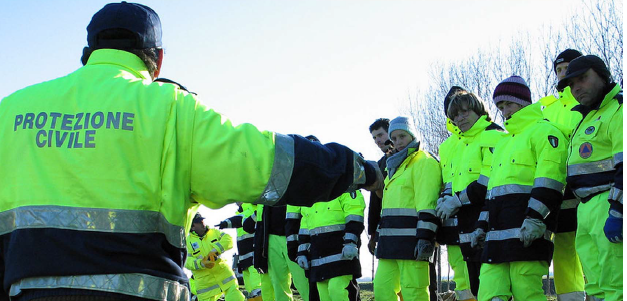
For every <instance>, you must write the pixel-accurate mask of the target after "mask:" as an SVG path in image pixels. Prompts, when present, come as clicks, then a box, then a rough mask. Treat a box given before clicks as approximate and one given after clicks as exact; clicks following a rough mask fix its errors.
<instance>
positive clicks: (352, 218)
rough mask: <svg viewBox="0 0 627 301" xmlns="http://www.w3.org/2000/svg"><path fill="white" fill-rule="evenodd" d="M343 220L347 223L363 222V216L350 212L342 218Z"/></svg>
mask: <svg viewBox="0 0 627 301" xmlns="http://www.w3.org/2000/svg"><path fill="white" fill-rule="evenodd" d="M344 222H345V223H347V224H348V223H349V222H358V223H363V222H364V217H363V216H360V215H357V214H351V215H349V216H347V217H346V218H344Z"/></svg>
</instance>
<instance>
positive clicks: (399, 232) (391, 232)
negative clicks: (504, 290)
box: [378, 228, 416, 236]
mask: <svg viewBox="0 0 627 301" xmlns="http://www.w3.org/2000/svg"><path fill="white" fill-rule="evenodd" d="M378 231H379V236H416V229H414V228H409V229H408V228H405V229H396V228H385V229H379V230H378Z"/></svg>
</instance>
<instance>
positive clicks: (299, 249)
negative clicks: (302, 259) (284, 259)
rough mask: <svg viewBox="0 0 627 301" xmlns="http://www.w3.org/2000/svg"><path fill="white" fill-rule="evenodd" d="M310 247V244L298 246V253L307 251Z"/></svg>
mask: <svg viewBox="0 0 627 301" xmlns="http://www.w3.org/2000/svg"><path fill="white" fill-rule="evenodd" d="M310 245H311V244H310V243H304V244H300V245H298V252H303V251H309V246H310Z"/></svg>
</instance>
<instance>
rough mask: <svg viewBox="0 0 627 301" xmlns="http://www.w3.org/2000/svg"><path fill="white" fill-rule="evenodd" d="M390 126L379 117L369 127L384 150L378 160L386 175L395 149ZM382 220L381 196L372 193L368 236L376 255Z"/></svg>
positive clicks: (378, 145)
mask: <svg viewBox="0 0 627 301" xmlns="http://www.w3.org/2000/svg"><path fill="white" fill-rule="evenodd" d="M389 127H390V119H387V118H379V119H377V120H375V121H374V122H373V123H372V124H371V125H370V127H369V130H370V134H371V135H372V140H374V143H375V144H376V145H377V147H379V149H380V150H381V151H382V152H383V157H381V159H379V161H378V162H377V163H378V165H379V169H381V173H383V176H384V177H385V176H386V175H387V172H386V171H385V166H386V165H385V160H387V158H388V157H389V156H391V155H392V152H393V150H394V145H393V144H392V143H391V142H392V141H390V137H389V135H388V128H389ZM380 220H381V197H379V196H378V195H377V194H376V193H371V194H370V201H369V203H368V229H367V230H368V232H367V233H368V236H370V240H369V241H368V251H370V254H372V255H374V248H375V247H376V245H377V227H378V226H379V221H380Z"/></svg>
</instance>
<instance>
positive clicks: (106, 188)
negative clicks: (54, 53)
mask: <svg viewBox="0 0 627 301" xmlns="http://www.w3.org/2000/svg"><path fill="white" fill-rule="evenodd" d="M87 42H88V47H87V49H86V50H85V53H84V56H83V58H84V60H85V61H86V62H85V66H82V67H81V68H79V69H78V70H76V71H74V72H72V73H70V74H68V75H66V76H63V77H60V78H57V79H54V80H50V81H46V82H43V83H40V84H36V85H32V86H29V87H27V88H24V89H22V90H19V91H17V92H15V93H13V94H11V95H9V96H8V97H6V98H4V99H3V100H2V101H0V124H1V125H2V126H0V141H2V144H1V145H0V158H2V159H3V160H2V162H3V164H1V165H0V182H1V183H3V185H2V188H0V204H2V206H1V207H0V220H2V221H3V223H2V228H1V230H0V233H2V235H0V267H1V271H0V275H2V277H1V280H2V289H0V299H3V300H6V299H8V298H11V299H12V300H20V301H26V300H35V299H44V300H45V299H55V300H75V299H81V300H119V299H123V300H187V299H188V298H189V290H188V288H187V286H186V285H187V282H188V280H187V276H186V275H185V273H184V272H183V265H184V263H185V260H186V258H187V250H186V245H185V237H186V234H187V232H188V231H189V228H190V223H191V220H192V217H193V216H194V213H195V211H196V209H197V207H198V205H199V204H202V205H206V206H208V207H210V208H219V207H222V206H224V205H226V204H228V203H232V202H235V201H241V202H244V203H259V204H265V205H268V206H274V205H278V206H281V205H285V204H286V203H287V202H288V201H287V200H288V199H289V203H290V204H294V205H311V204H313V203H315V202H318V201H328V200H330V199H333V198H336V197H338V196H340V195H342V194H343V193H345V192H351V191H354V190H356V189H359V188H362V187H366V188H369V189H371V190H377V189H379V186H380V183H381V182H382V176H381V172H380V171H379V169H378V168H377V167H376V165H375V164H374V163H372V162H366V161H364V160H363V159H362V158H361V157H360V156H359V154H358V153H356V152H354V151H352V150H350V149H349V148H347V147H345V146H343V145H340V144H334V143H329V144H325V145H322V144H319V143H312V142H310V141H308V140H307V139H305V138H303V137H301V136H298V135H281V134H278V133H274V132H269V131H261V130H259V129H257V128H256V127H254V126H253V125H251V124H241V125H237V126H236V125H233V124H232V123H231V122H230V121H229V120H228V119H227V118H225V117H224V116H222V115H220V114H219V113H217V112H215V111H214V110H212V109H210V108H208V107H206V106H205V105H203V104H202V103H200V102H199V101H198V99H197V98H196V96H195V95H193V94H190V93H188V92H186V91H184V90H182V89H180V88H179V86H178V85H174V84H170V83H162V82H154V81H153V80H154V78H155V77H157V76H158V75H159V74H160V71H161V62H162V61H163V48H162V46H163V45H162V42H161V21H160V19H159V16H158V15H157V13H156V12H155V11H154V10H152V9H151V8H149V7H147V6H145V5H141V4H136V3H128V2H121V3H110V4H107V5H105V6H104V7H103V8H102V9H101V10H99V11H98V12H96V14H94V16H93V17H92V19H91V21H90V23H89V25H88V26H87ZM47 46H49V47H53V46H52V45H47ZM144 52H151V53H152V54H154V55H148V57H149V58H145V57H144V56H143V54H142V53H144ZM153 63H154V66H153V67H154V70H153V68H152V67H151V65H153ZM155 66H156V67H155ZM296 195H297V196H298V197H293V196H296ZM24 250H28V252H24ZM33 258H38V259H39V260H33Z"/></svg>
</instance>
